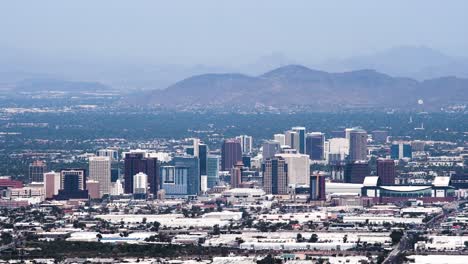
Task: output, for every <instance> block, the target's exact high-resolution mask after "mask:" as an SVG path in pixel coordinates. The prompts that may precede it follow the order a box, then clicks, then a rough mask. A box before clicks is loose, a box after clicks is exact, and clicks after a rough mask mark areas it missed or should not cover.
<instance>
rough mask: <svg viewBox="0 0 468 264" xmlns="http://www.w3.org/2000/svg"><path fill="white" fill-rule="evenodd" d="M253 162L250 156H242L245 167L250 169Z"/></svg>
mask: <svg viewBox="0 0 468 264" xmlns="http://www.w3.org/2000/svg"><path fill="white" fill-rule="evenodd" d="M251 160H252V157H250V156H248V155H244V156H242V164H244V167H247V168H250V166H252V162H251Z"/></svg>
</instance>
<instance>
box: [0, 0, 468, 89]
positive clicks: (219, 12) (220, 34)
mask: <svg viewBox="0 0 468 264" xmlns="http://www.w3.org/2000/svg"><path fill="white" fill-rule="evenodd" d="M28 6H29V8H24V2H23V1H14V2H4V3H2V4H1V8H0V17H1V18H0V21H1V22H2V23H0V34H1V35H2V42H1V43H0V59H1V61H2V62H0V66H1V68H2V69H1V70H0V72H31V73H41V74H48V75H52V76H59V77H63V78H72V79H84V80H93V81H102V82H106V83H109V84H111V85H113V84H116V85H118V86H124V87H125V86H126V85H127V86H135V87H146V88H147V87H155V88H164V87H165V86H167V85H168V84H170V83H173V82H174V81H176V80H178V79H180V78H184V77H189V76H190V75H192V74H199V73H204V72H231V71H234V72H243V73H248V74H258V73H260V72H262V71H265V70H270V69H271V68H274V67H276V66H278V65H284V64H290V63H297V64H303V65H306V66H309V67H314V68H318V69H323V70H332V71H333V70H341V69H355V68H359V67H368V66H369V65H370V66H373V65H374V64H375V63H374V62H372V63H362V62H360V63H354V60H351V61H352V62H349V63H343V62H342V61H343V60H348V59H350V58H356V57H357V58H362V57H366V56H374V54H380V53H385V52H387V50H389V49H390V50H392V49H394V48H395V47H401V46H403V47H411V48H415V47H416V48H417V47H421V49H423V50H425V51H429V52H433V53H435V54H436V56H438V58H437V59H439V57H444V56H447V57H450V58H455V59H457V60H458V59H463V60H465V59H464V58H465V57H467V58H468V53H467V51H466V48H465V47H467V46H468V34H467V33H468V32H466V28H464V27H462V25H463V24H464V23H465V10H467V8H468V3H466V2H465V1H451V2H450V3H449V4H448V3H442V2H438V1H411V2H408V1H402V0H397V1H391V2H386V3H382V2H376V1H369V0H363V1H353V2H343V1H321V2H316V1H314V2H311V1H296V2H294V3H286V2H283V3H279V2H271V1H255V2H252V1H245V0H241V1H235V2H229V3H222V4H221V3H219V2H218V1H208V0H207V1H196V2H182V1H170V2H159V1H158V2H156V1H140V2H138V3H135V2H130V1H99V2H96V1H88V0H84V1H79V2H61V1H54V0H48V1H40V2H39V1H38V2H28ZM441 10H443V11H444V12H441ZM448 14H450V15H448ZM416 18H417V19H416ZM439 52H440V53H441V55H440V56H439V55H437V54H438V53H439ZM425 54H426V53H423V55H422V57H424V56H426V55H425ZM402 57H405V56H404V55H402ZM385 63H386V62H385ZM396 63H397V64H398V63H400V64H401V62H400V61H398V62H396ZM427 63H428V64H427V65H423V66H425V67H434V66H437V67H438V66H440V65H432V64H431V63H430V62H427ZM434 64H441V65H443V66H444V67H445V65H448V64H450V67H448V66H447V67H445V68H449V69H445V70H442V71H441V74H442V73H445V72H447V73H448V74H453V75H460V76H464V75H465V72H468V70H465V69H466V68H465V67H464V66H465V63H463V64H462V65H463V67H461V66H459V65H458V64H457V66H456V67H455V68H456V70H453V68H454V67H453V66H452V64H453V62H452V61H451V60H450V59H443V60H440V59H439V60H438V61H437V63H434ZM361 65H362V66H361ZM378 66H379V65H376V67H374V68H376V70H382V71H387V70H386V69H389V70H388V71H387V72H386V73H388V74H393V75H411V76H409V77H415V78H421V79H422V78H426V77H427V76H429V77H432V75H431V73H426V71H425V70H423V69H421V68H424V67H422V66H420V65H417V66H418V67H414V68H415V69H408V70H402V71H401V73H400V72H399V71H394V70H393V69H394V68H395V67H394V66H391V67H387V66H386V67H378ZM402 67H403V66H402ZM460 68H462V70H460ZM421 71H423V73H420V72H421ZM457 71H460V72H461V73H460V74H458V72H457ZM413 72H416V73H414V74H413ZM25 77H28V76H23V75H21V77H20V78H25ZM0 81H1V80H0Z"/></svg>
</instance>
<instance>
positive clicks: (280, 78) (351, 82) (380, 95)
mask: <svg viewBox="0 0 468 264" xmlns="http://www.w3.org/2000/svg"><path fill="white" fill-rule="evenodd" d="M419 99H423V100H424V101H425V102H431V104H432V105H431V107H435V108H438V107H441V106H443V105H447V104H451V103H460V102H464V103H466V102H468V79H461V78H456V77H443V78H437V79H431V80H425V81H422V82H420V81H416V80H413V79H410V78H398V77H391V76H389V75H386V74H383V73H380V72H377V71H374V70H358V71H350V72H342V73H329V72H324V71H317V70H312V69H309V68H307V67H304V66H301V65H287V66H284V67H280V68H277V69H274V70H272V71H269V72H266V73H264V74H262V75H260V76H257V77H254V76H248V75H243V74H203V75H197V76H193V77H190V78H187V79H184V80H182V81H180V82H177V83H175V84H173V85H171V86H169V87H168V88H166V89H164V90H154V91H151V92H150V93H148V94H145V97H144V98H140V99H139V100H138V101H139V102H143V103H145V104H150V105H161V106H165V107H183V106H193V105H203V106H205V107H206V106H244V107H252V106H254V105H258V104H261V105H266V106H273V107H288V106H292V105H297V106H307V107H310V108H316V109H318V110H334V109H342V108H353V107H372V108H375V107H386V108H388V107H393V108H399V107H411V106H416V102H417V100H419Z"/></svg>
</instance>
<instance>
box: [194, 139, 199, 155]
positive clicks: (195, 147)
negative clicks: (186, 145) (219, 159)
mask: <svg viewBox="0 0 468 264" xmlns="http://www.w3.org/2000/svg"><path fill="white" fill-rule="evenodd" d="M192 140H193V156H195V157H198V156H199V155H200V148H199V147H200V139H199V138H193V139H192Z"/></svg>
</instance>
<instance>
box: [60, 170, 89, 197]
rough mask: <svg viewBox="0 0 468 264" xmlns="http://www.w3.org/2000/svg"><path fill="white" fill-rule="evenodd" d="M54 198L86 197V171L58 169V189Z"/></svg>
mask: <svg viewBox="0 0 468 264" xmlns="http://www.w3.org/2000/svg"><path fill="white" fill-rule="evenodd" d="M54 199H56V200H68V199H88V191H87V189H86V172H85V170H84V169H65V170H61V171H60V189H59V191H58V194H57V195H55V196H54Z"/></svg>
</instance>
